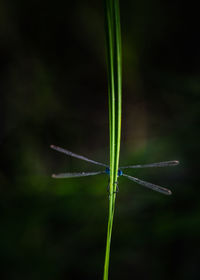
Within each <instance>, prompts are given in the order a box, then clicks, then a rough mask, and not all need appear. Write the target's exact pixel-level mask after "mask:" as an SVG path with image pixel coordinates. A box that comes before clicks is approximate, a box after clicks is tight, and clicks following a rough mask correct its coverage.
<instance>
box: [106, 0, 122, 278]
mask: <svg viewBox="0 0 200 280" xmlns="http://www.w3.org/2000/svg"><path fill="white" fill-rule="evenodd" d="M105 4H106V5H105V10H106V35H107V57H108V95H109V130H110V182H109V184H110V186H109V191H110V195H109V216H108V229H107V241H106V253H105V264H104V276H103V279H104V280H108V272H109V260H110V246H111V236H112V228H113V218H114V210H115V200H116V189H117V179H118V166H119V154H120V138H121V103H122V102H121V95H122V90H121V89H122V70H121V69H122V67H121V64H122V62H121V30H120V15H119V1H118V0H106V2H105Z"/></svg>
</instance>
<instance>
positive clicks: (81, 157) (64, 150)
mask: <svg viewBox="0 0 200 280" xmlns="http://www.w3.org/2000/svg"><path fill="white" fill-rule="evenodd" d="M50 148H51V149H54V150H56V151H58V152H60V153H63V154H66V155H68V156H70V157H74V158H78V159H82V160H84V161H88V162H91V163H93V164H96V165H100V166H104V167H108V165H106V164H104V163H101V162H98V161H94V160H92V159H89V158H86V157H84V156H80V155H77V154H74V153H72V152H70V151H68V150H66V149H63V148H60V147H57V146H54V145H51V146H50Z"/></svg>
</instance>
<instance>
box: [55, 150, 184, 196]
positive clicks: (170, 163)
mask: <svg viewBox="0 0 200 280" xmlns="http://www.w3.org/2000/svg"><path fill="white" fill-rule="evenodd" d="M50 147H51V148H52V149H54V150H56V151H58V152H60V153H63V154H66V155H68V156H71V157H74V158H78V159H82V160H84V161H87V162H90V163H93V164H96V165H98V166H102V167H104V168H105V170H103V171H96V172H75V173H60V174H53V175H52V177H53V178H74V177H86V176H94V175H99V174H108V175H110V168H109V166H108V165H106V164H104V163H101V162H98V161H94V160H92V159H89V158H86V157H84V156H81V155H77V154H75V153H72V152H70V151H68V150H66V149H63V148H60V147H57V146H54V145H51V146H50ZM178 164H179V161H177V160H172V161H163V162H156V163H150V164H143V165H140V164H138V165H128V166H121V167H119V170H118V177H120V176H123V177H126V178H127V179H129V180H131V181H133V182H135V183H138V184H139V185H142V186H144V187H146V188H149V189H152V190H154V191H157V192H160V193H162V194H165V195H170V194H172V192H171V191H170V190H169V189H167V188H163V187H161V186H158V185H155V184H152V183H149V182H146V181H143V180H141V179H138V178H135V177H133V176H130V175H127V174H125V173H124V172H123V171H122V170H123V169H129V168H134V169H135V168H149V167H166V166H175V165H178ZM116 184H117V183H116Z"/></svg>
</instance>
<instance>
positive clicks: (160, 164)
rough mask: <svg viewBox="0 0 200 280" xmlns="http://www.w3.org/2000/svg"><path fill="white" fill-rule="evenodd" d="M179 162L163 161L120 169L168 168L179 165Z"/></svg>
mask: <svg viewBox="0 0 200 280" xmlns="http://www.w3.org/2000/svg"><path fill="white" fill-rule="evenodd" d="M178 164H179V161H178V160H171V161H163V162H156V163H150V164H138V165H129V166H122V167H120V169H126V168H148V167H166V166H174V165H178Z"/></svg>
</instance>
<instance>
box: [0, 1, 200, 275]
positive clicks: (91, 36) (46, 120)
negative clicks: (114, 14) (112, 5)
mask: <svg viewBox="0 0 200 280" xmlns="http://www.w3.org/2000/svg"><path fill="white" fill-rule="evenodd" d="M121 24H122V46H123V115H122V142H121V159H120V162H121V164H122V165H126V164H137V163H150V162H156V161H164V160H173V159H177V160H180V165H179V166H178V167H169V168H164V169H151V170H150V169H148V170H147V169H146V170H145V169H143V170H135V171H134V170H129V174H132V175H134V174H135V176H136V177H137V176H138V177H139V178H141V179H145V180H148V181H150V182H154V183H156V184H160V185H163V186H166V187H169V188H170V189H171V190H172V192H173V195H172V196H170V197H165V196H163V195H161V194H159V193H156V192H153V191H151V190H148V189H145V188H143V187H141V186H139V185H137V184H135V183H133V182H129V181H128V180H127V179H125V178H122V179H121V178H120V180H119V181H120V182H119V188H120V191H119V193H118V196H117V203H116V212H115V219H114V228H113V238H112V248H111V263H110V265H111V267H110V279H124V280H125V279H138V278H139V279H154V280H155V279H159V280H160V279H162V280H165V279H166V280H168V279H172V280H173V279H176V280H177V279H190V280H192V279H200V271H199V259H200V246H199V244H200V205H199V197H200V188H199V184H198V181H199V180H198V177H199V176H198V172H199V131H198V130H199V125H198V117H199V106H200V98H199V93H200V77H199V70H200V68H199V64H200V56H199V49H200V45H199V44H198V39H199V38H198V37H199V14H198V9H197V7H195V6H194V4H193V3H192V2H188V3H187V5H184V4H183V2H180V1H173V2H172V3H171V2H170V1H156V0H151V1H145V0H142V1H139V0H137V1H132V0H126V1H121ZM105 53H106V52H105V30H104V10H103V1H92V0H90V1H89V0H87V1H81V0H75V1H70V2H67V1H61V0H58V1H56V2H55V1H52V2H51V1H46V0H43V1H36V0H34V1H33V0H30V1H25V0H18V1H14V0H12V1H6V0H2V1H1V2H0V93H1V103H0V119H1V123H0V124H1V129H0V155H1V156H0V164H1V169H0V263H1V269H0V278H1V279H20V280H23V279H24V280H25V279H29V280H32V279H33V280H35V279H48V280H51V279H52V280H54V279H56V280H58V279H59V280H62V279H102V274H103V265H104V252H105V242H106V230H107V215H108V194H107V192H106V188H107V184H108V178H107V177H106V176H104V175H102V176H96V177H90V178H89V177H88V178H77V179H66V180H53V179H52V178H51V174H52V173H54V172H55V173H56V172H57V173H59V172H69V171H71V172H73V171H93V170H97V169H98V168H97V167H95V166H93V165H92V164H88V163H86V162H83V161H80V160H76V159H71V158H69V157H67V156H64V155H62V154H59V153H57V152H55V151H53V150H50V148H49V145H50V144H55V145H59V146H61V147H65V148H67V149H69V150H71V151H74V152H76V153H79V154H82V155H85V156H88V157H90V158H92V159H94V160H98V161H102V162H108V160H109V134H108V133H109V127H108V94H107V76H106V75H107V73H106V58H105V57H106V55H105Z"/></svg>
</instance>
